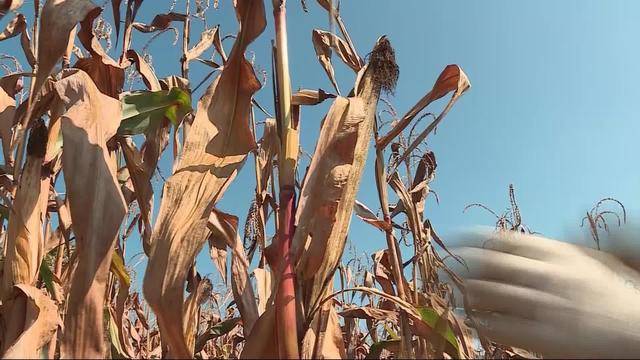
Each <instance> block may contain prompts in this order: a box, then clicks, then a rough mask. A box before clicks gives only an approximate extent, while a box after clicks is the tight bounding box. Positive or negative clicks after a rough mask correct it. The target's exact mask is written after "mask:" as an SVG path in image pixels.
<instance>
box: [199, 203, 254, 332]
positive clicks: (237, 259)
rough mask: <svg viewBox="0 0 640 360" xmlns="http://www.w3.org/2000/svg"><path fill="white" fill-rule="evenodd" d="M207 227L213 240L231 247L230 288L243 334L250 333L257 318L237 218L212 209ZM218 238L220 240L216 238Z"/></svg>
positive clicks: (247, 264)
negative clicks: (240, 319) (240, 320)
mask: <svg viewBox="0 0 640 360" xmlns="http://www.w3.org/2000/svg"><path fill="white" fill-rule="evenodd" d="M209 228H210V229H211V237H212V238H214V239H216V240H214V241H220V240H221V241H222V242H223V243H224V244H226V245H227V246H228V247H230V248H231V252H232V254H233V257H232V258H231V290H232V292H233V298H234V300H235V301H236V304H237V305H238V311H239V312H240V316H241V317H242V323H243V331H244V334H245V336H247V335H249V334H250V333H251V329H252V328H253V324H254V323H255V321H256V320H257V319H258V307H257V305H256V300H255V296H254V293H253V287H251V282H250V281H249V263H248V262H247V259H246V255H245V253H244V247H243V246H242V241H241V240H240V236H239V235H238V218H237V217H236V216H233V215H230V214H226V213H224V212H222V211H220V210H217V209H215V210H213V211H212V212H211V215H210V216H209ZM217 239H220V240H217Z"/></svg>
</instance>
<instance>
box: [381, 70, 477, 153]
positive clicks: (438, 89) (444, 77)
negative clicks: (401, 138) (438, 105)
mask: <svg viewBox="0 0 640 360" xmlns="http://www.w3.org/2000/svg"><path fill="white" fill-rule="evenodd" d="M470 87H471V84H470V82H469V78H468V77H467V75H466V74H465V73H464V71H462V69H461V68H460V67H459V66H458V65H447V67H445V68H444V70H442V72H441V73H440V76H438V79H437V80H436V82H435V84H434V85H433V88H432V89H431V91H429V92H428V93H427V94H426V95H425V96H423V97H422V99H420V100H418V102H417V103H416V104H415V105H414V106H413V107H412V108H411V109H410V110H409V111H408V112H407V113H406V114H405V115H404V116H403V117H402V118H401V119H400V121H398V123H397V124H396V125H395V126H394V127H393V128H392V129H391V130H390V131H389V133H387V134H386V135H385V136H383V137H381V138H380V139H378V141H377V143H376V146H377V147H378V148H379V149H384V148H385V147H387V145H389V144H390V143H391V141H393V139H395V138H396V136H398V134H400V133H401V132H402V130H404V129H405V128H406V127H407V126H408V125H409V124H410V123H411V121H412V120H413V119H414V118H415V117H416V116H417V115H418V114H419V113H420V111H422V109H424V108H426V107H427V106H429V104H431V103H432V102H434V101H436V100H438V99H440V98H442V97H443V96H445V95H447V94H448V93H449V92H453V96H452V98H451V101H450V102H449V104H451V105H453V104H452V102H455V100H457V99H458V98H459V97H460V96H461V95H462V94H463V93H464V92H465V91H467V90H468V89H469V88H470ZM449 107H450V106H449V105H447V108H449ZM447 108H445V109H447ZM443 114H446V112H443ZM441 117H443V116H442V115H441V116H439V117H438V118H439V119H440V120H441ZM438 123H439V121H438V120H437V119H436V121H434V123H432V125H429V128H427V130H429V132H431V131H433V129H435V127H436V126H437V125H438ZM412 150H413V149H412ZM398 162H402V160H398Z"/></svg>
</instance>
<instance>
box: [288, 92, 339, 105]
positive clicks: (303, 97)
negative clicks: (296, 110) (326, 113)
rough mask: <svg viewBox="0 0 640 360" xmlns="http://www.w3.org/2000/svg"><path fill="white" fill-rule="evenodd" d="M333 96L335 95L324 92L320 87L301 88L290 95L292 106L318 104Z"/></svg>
mask: <svg viewBox="0 0 640 360" xmlns="http://www.w3.org/2000/svg"><path fill="white" fill-rule="evenodd" d="M335 97H336V96H335V95H333V94H329V93H326V92H325V91H324V90H322V89H318V90H308V89H302V90H298V91H297V92H296V93H295V94H293V95H291V105H292V106H299V105H318V104H320V103H321V102H323V101H325V100H327V99H331V98H335Z"/></svg>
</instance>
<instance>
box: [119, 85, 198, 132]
mask: <svg viewBox="0 0 640 360" xmlns="http://www.w3.org/2000/svg"><path fill="white" fill-rule="evenodd" d="M190 111H191V96H189V94H188V93H186V92H185V91H183V90H181V89H179V88H177V87H174V88H172V89H171V90H160V91H153V92H150V91H143V92H137V93H133V94H130V95H126V96H124V97H123V98H122V122H121V123H120V127H119V128H118V134H119V135H137V134H142V133H145V132H147V130H149V128H150V127H151V126H153V125H154V124H157V123H158V122H160V121H162V120H164V119H168V120H169V121H171V122H172V123H173V124H174V125H175V126H177V125H178V124H179V123H180V121H181V120H182V118H183V117H184V116H185V115H186V114H187V113H188V112H190Z"/></svg>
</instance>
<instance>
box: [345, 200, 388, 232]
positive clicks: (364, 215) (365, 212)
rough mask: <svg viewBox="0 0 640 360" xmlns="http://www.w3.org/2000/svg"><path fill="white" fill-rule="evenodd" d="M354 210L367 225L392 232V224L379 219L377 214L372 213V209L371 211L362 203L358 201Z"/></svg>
mask: <svg viewBox="0 0 640 360" xmlns="http://www.w3.org/2000/svg"><path fill="white" fill-rule="evenodd" d="M353 210H354V211H355V213H356V215H357V216H358V217H359V218H360V219H362V221H364V222H366V223H367V224H371V225H373V226H375V227H377V228H378V229H380V230H382V231H387V230H391V224H389V223H388V222H386V221H384V220H381V219H379V218H378V217H377V216H376V214H374V213H373V211H371V209H369V208H368V207H367V206H366V205H365V204H363V203H361V202H360V201H358V200H356V202H355V204H354V205H353Z"/></svg>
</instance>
